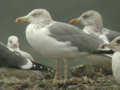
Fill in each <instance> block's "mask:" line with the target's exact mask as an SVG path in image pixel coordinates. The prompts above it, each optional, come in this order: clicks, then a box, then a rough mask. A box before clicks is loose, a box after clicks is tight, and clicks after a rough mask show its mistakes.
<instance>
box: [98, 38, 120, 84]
mask: <svg viewBox="0 0 120 90" xmlns="http://www.w3.org/2000/svg"><path fill="white" fill-rule="evenodd" d="M105 47H108V48H111V49H112V50H113V51H114V54H113V56H112V72H113V76H114V78H115V80H116V81H117V83H119V84H120V36H118V37H116V38H115V39H113V40H112V41H111V42H110V44H101V45H100V46H99V48H105Z"/></svg>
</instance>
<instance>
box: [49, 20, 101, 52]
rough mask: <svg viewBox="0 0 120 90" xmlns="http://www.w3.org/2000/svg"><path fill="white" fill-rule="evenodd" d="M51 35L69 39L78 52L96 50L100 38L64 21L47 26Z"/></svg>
mask: <svg viewBox="0 0 120 90" xmlns="http://www.w3.org/2000/svg"><path fill="white" fill-rule="evenodd" d="M49 29H50V32H51V36H52V37H54V38H55V39H56V40H58V41H63V42H65V41H70V42H71V45H72V46H76V47H77V48H78V49H79V51H80V52H92V51H94V50H96V49H97V48H98V46H99V44H101V43H103V41H102V40H100V39H99V38H97V37H95V36H90V35H88V34H86V33H84V32H83V31H82V30H80V29H79V28H77V27H75V26H73V25H69V24H66V23H61V22H56V23H55V24H54V25H52V26H51V27H49Z"/></svg>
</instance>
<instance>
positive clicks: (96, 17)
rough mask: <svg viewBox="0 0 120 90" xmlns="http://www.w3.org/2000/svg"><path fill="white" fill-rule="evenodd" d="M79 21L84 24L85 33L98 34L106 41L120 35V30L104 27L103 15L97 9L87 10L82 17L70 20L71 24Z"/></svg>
mask: <svg viewBox="0 0 120 90" xmlns="http://www.w3.org/2000/svg"><path fill="white" fill-rule="evenodd" d="M77 22H80V23H81V24H82V25H84V28H83V31H84V32H85V33H88V34H90V35H96V36H97V37H99V38H100V39H101V40H103V41H104V42H105V43H109V42H110V41H112V40H113V39H114V38H115V37H117V36H120V33H119V32H116V31H112V30H110V29H107V28H104V26H103V19H102V16H101V14H100V13H99V12H97V11H95V10H89V11H86V12H84V13H82V14H81V15H80V17H78V18H74V19H72V20H70V23H71V24H75V23H77Z"/></svg>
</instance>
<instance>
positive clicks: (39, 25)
mask: <svg viewBox="0 0 120 90" xmlns="http://www.w3.org/2000/svg"><path fill="white" fill-rule="evenodd" d="M16 22H28V23H30V24H29V25H28V26H27V28H26V38H27V41H28V43H29V44H30V45H31V46H32V47H33V48H34V49H35V50H36V51H38V52H39V53H40V54H41V55H42V56H44V57H47V58H49V59H56V60H57V64H56V73H55V77H54V81H53V82H54V83H56V82H59V79H60V77H59V68H60V67H59V61H60V60H64V62H65V63H66V60H69V59H76V58H77V59H78V58H79V57H80V56H81V54H88V53H91V52H93V51H94V50H96V49H97V47H98V45H99V44H101V43H102V40H100V39H97V38H94V37H92V36H90V35H88V34H86V33H84V32H83V31H81V30H80V29H79V28H77V27H75V26H73V25H70V24H66V23H63V22H57V21H54V20H53V19H52V17H51V15H50V13H49V12H48V11H47V10H46V9H35V10H32V11H31V12H30V13H29V14H28V15H26V16H23V17H19V18H17V19H16ZM67 68H68V66H67V64H65V66H64V82H66V81H67V80H68V74H67V73H68V71H67Z"/></svg>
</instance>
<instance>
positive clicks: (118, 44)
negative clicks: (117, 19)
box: [100, 36, 120, 52]
mask: <svg viewBox="0 0 120 90" xmlns="http://www.w3.org/2000/svg"><path fill="white" fill-rule="evenodd" d="M100 46H101V47H104V48H105V47H108V48H110V49H112V50H113V51H115V52H117V51H118V52H119V51H120V36H118V37H116V38H115V39H113V40H112V41H111V42H110V43H109V44H102V45H100Z"/></svg>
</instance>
